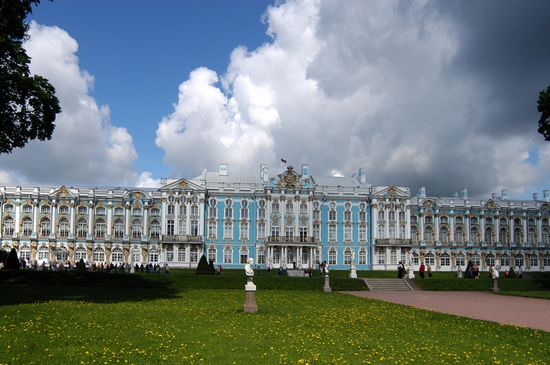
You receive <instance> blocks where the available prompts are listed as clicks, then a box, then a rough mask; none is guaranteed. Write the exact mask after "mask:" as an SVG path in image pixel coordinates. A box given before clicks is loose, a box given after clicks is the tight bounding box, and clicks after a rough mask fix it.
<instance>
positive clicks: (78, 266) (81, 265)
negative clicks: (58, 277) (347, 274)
mask: <svg viewBox="0 0 550 365" xmlns="http://www.w3.org/2000/svg"><path fill="white" fill-rule="evenodd" d="M76 272H86V264H85V263H84V260H83V259H80V261H78V263H77V264H76Z"/></svg>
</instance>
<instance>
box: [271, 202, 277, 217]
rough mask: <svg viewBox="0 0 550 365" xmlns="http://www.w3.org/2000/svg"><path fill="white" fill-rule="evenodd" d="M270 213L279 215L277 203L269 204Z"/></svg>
mask: <svg viewBox="0 0 550 365" xmlns="http://www.w3.org/2000/svg"><path fill="white" fill-rule="evenodd" d="M271 213H273V214H279V202H277V201H274V202H273V203H271Z"/></svg>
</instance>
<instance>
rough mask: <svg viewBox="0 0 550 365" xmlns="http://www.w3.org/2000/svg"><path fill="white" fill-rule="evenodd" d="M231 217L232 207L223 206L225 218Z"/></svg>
mask: <svg viewBox="0 0 550 365" xmlns="http://www.w3.org/2000/svg"><path fill="white" fill-rule="evenodd" d="M232 218H233V208H231V207H226V208H225V219H232Z"/></svg>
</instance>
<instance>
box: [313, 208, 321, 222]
mask: <svg viewBox="0 0 550 365" xmlns="http://www.w3.org/2000/svg"><path fill="white" fill-rule="evenodd" d="M319 219H321V212H320V211H318V210H314V211H313V220H314V221H318V220H319Z"/></svg>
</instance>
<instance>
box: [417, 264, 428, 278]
mask: <svg viewBox="0 0 550 365" xmlns="http://www.w3.org/2000/svg"><path fill="white" fill-rule="evenodd" d="M424 271H426V266H424V263H421V264H420V269H418V272H419V273H420V278H421V279H424Z"/></svg>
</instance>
